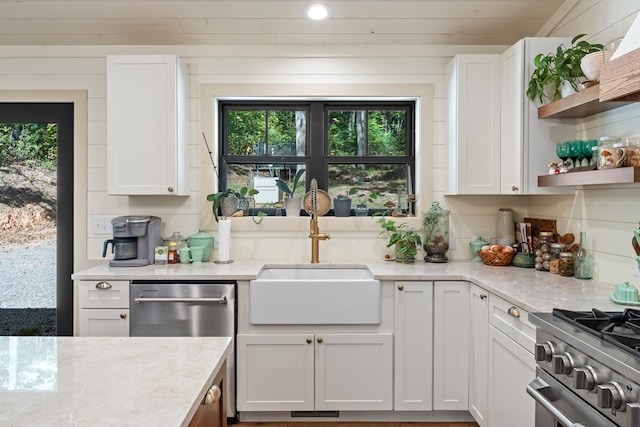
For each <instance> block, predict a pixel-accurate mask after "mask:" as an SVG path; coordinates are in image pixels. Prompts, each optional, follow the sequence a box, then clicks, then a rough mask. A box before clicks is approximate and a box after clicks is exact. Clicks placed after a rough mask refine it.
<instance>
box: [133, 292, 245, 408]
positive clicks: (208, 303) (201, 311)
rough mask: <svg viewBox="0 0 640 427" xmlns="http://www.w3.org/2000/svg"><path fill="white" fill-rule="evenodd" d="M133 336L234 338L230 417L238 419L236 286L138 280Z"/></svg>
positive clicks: (229, 366) (229, 371) (229, 367)
mask: <svg viewBox="0 0 640 427" xmlns="http://www.w3.org/2000/svg"><path fill="white" fill-rule="evenodd" d="M130 290H131V292H130V298H131V305H130V308H131V313H130V316H131V318H130V327H129V328H130V329H129V335H130V336H132V337H233V349H232V351H231V353H230V354H229V358H228V359H227V385H226V390H225V392H226V396H225V399H227V416H228V417H230V418H235V417H236V398H235V393H236V389H235V383H236V375H235V371H236V369H235V366H236V363H235V340H236V324H237V321H236V320H237V319H236V316H237V314H236V313H237V302H236V283H235V282H230V281H226V282H222V281H200V280H183V281H165V280H134V281H132V282H131V288H130Z"/></svg>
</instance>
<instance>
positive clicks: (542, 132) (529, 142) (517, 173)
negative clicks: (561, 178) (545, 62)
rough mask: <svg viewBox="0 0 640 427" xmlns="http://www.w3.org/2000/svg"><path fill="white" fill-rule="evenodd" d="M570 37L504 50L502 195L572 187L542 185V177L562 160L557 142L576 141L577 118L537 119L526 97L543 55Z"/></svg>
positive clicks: (528, 42)
mask: <svg viewBox="0 0 640 427" xmlns="http://www.w3.org/2000/svg"><path fill="white" fill-rule="evenodd" d="M560 44H564V45H565V46H569V45H570V44H571V39H570V38H561V37H535V38H525V39H522V40H520V41H519V42H517V43H516V44H515V45H513V46H512V47H510V48H509V49H507V50H506V51H505V52H504V53H503V54H502V102H501V105H502V108H501V132H500V139H501V144H500V147H501V153H500V159H501V170H502V176H501V187H500V193H501V194H559V193H561V194H565V193H569V192H572V191H573V189H572V188H569V189H568V188H551V187H538V175H546V174H547V173H548V171H549V167H548V166H547V165H548V164H549V162H551V161H557V160H558V156H557V154H556V145H557V143H559V142H564V141H568V140H571V139H575V132H576V125H575V121H573V120H566V119H545V120H539V119H538V106H537V105H536V104H534V103H533V102H532V101H531V100H529V98H528V97H527V95H526V91H527V86H528V85H529V79H530V77H531V74H532V73H533V70H534V69H535V66H534V63H533V61H534V58H535V57H536V55H537V54H539V53H544V54H546V53H550V52H555V50H556V48H557V47H558V46H559V45H560Z"/></svg>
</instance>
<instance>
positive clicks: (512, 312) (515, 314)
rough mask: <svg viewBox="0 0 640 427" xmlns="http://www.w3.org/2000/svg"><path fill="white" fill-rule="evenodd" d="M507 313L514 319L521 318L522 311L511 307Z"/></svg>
mask: <svg viewBox="0 0 640 427" xmlns="http://www.w3.org/2000/svg"><path fill="white" fill-rule="evenodd" d="M507 313H508V314H509V315H511V316H513V317H520V310H518V307H509V310H507Z"/></svg>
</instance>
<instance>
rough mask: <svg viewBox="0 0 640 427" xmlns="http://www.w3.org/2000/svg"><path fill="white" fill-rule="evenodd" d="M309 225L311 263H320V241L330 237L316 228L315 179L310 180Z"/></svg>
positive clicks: (316, 184) (316, 196) (316, 194)
mask: <svg viewBox="0 0 640 427" xmlns="http://www.w3.org/2000/svg"><path fill="white" fill-rule="evenodd" d="M310 190H311V224H310V225H309V237H310V238H311V263H312V264H317V263H319V262H320V259H319V258H320V244H319V242H320V240H329V239H330V238H331V236H330V235H329V234H326V233H320V228H319V227H318V182H317V181H316V179H315V178H314V179H312V180H311V184H310Z"/></svg>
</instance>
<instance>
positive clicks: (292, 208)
mask: <svg viewBox="0 0 640 427" xmlns="http://www.w3.org/2000/svg"><path fill="white" fill-rule="evenodd" d="M304 172H305V169H304V168H302V169H298V172H296V175H295V176H294V177H293V186H292V187H291V188H289V185H288V184H287V183H286V182H284V181H283V180H281V179H280V178H278V179H276V186H277V187H278V189H279V190H280V191H282V192H283V193H284V194H286V196H287V198H286V199H285V200H284V209H285V211H286V213H287V216H300V209H301V207H302V197H301V196H296V195H295V193H296V189H297V188H298V184H299V183H300V179H301V178H302V175H303V174H304Z"/></svg>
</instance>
